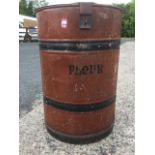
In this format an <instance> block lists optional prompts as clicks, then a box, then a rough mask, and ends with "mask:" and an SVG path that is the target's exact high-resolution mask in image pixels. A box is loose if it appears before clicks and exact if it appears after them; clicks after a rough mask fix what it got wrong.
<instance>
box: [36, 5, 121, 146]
mask: <svg viewBox="0 0 155 155" xmlns="http://www.w3.org/2000/svg"><path fill="white" fill-rule="evenodd" d="M36 15H37V20H38V29H39V46H40V58H41V72H42V86H43V94H44V115H45V124H46V128H47V130H48V131H49V133H51V134H52V135H53V136H55V137H57V138H59V139H61V140H63V141H66V142H71V143H87V142H92V141H95V140H98V139H100V138H102V137H104V136H105V135H107V134H109V133H110V132H111V131H112V128H113V124H114V117H115V115H114V113H115V100H116V83H117V70H118V60H119V45H120V27H121V11H120V10H119V9H118V8H116V7H112V6H106V5H99V4H94V3H76V4H68V5H55V6H48V7H43V8H40V9H37V10H36Z"/></svg>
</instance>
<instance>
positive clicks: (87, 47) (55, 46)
mask: <svg viewBox="0 0 155 155" xmlns="http://www.w3.org/2000/svg"><path fill="white" fill-rule="evenodd" d="M119 45H120V40H105V41H89V42H86V41H85V42H47V41H40V43H39V46H40V50H60V51H61V50H68V51H94V50H95V51H96V50H102V51H103V50H109V49H118V48H119Z"/></svg>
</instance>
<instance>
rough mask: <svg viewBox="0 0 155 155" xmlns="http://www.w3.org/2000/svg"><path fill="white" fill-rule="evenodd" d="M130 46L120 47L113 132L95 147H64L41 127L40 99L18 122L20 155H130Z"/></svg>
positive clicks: (132, 102) (131, 79)
mask: <svg viewBox="0 0 155 155" xmlns="http://www.w3.org/2000/svg"><path fill="white" fill-rule="evenodd" d="M134 45H135V44H134V42H133V41H129V42H126V43H123V44H122V45H121V53H120V64H119V74H118V85H117V102H116V120H115V126H114V129H113V132H112V133H111V134H110V135H109V136H108V137H106V138H105V139H102V140H101V141H98V142H96V143H92V144H87V145H86V144H85V145H74V144H67V143H64V142H61V141H58V140H56V139H55V138H53V137H52V136H50V135H49V134H48V133H47V132H46V129H45V127H44V119H43V105H42V104H40V103H42V99H37V100H35V102H34V105H35V108H34V109H33V110H32V111H31V112H29V113H28V114H27V115H24V116H23V117H22V118H20V122H19V125H20V155H134V152H135V147H134V146H135V145H134Z"/></svg>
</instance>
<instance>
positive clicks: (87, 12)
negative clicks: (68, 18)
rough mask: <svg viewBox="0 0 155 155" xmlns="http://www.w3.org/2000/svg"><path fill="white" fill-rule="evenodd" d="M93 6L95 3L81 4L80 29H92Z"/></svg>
mask: <svg viewBox="0 0 155 155" xmlns="http://www.w3.org/2000/svg"><path fill="white" fill-rule="evenodd" d="M92 4H93V3H80V23H79V27H80V29H91V28H92Z"/></svg>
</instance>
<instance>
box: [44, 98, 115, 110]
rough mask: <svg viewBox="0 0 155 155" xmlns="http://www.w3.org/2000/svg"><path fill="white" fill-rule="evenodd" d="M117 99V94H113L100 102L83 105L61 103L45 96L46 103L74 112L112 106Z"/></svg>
mask: <svg viewBox="0 0 155 155" xmlns="http://www.w3.org/2000/svg"><path fill="white" fill-rule="evenodd" d="M115 100H116V96H113V97H111V98H109V99H108V100H106V101H103V102H98V103H92V104H83V105H79V104H78V105H77V104H68V103H61V102H57V101H54V100H51V99H49V98H47V97H46V96H44V103H45V104H47V105H50V106H53V107H55V108H58V109H62V110H67V111H74V112H88V111H95V110H99V109H103V108H106V107H108V106H110V105H111V104H114V103H115Z"/></svg>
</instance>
